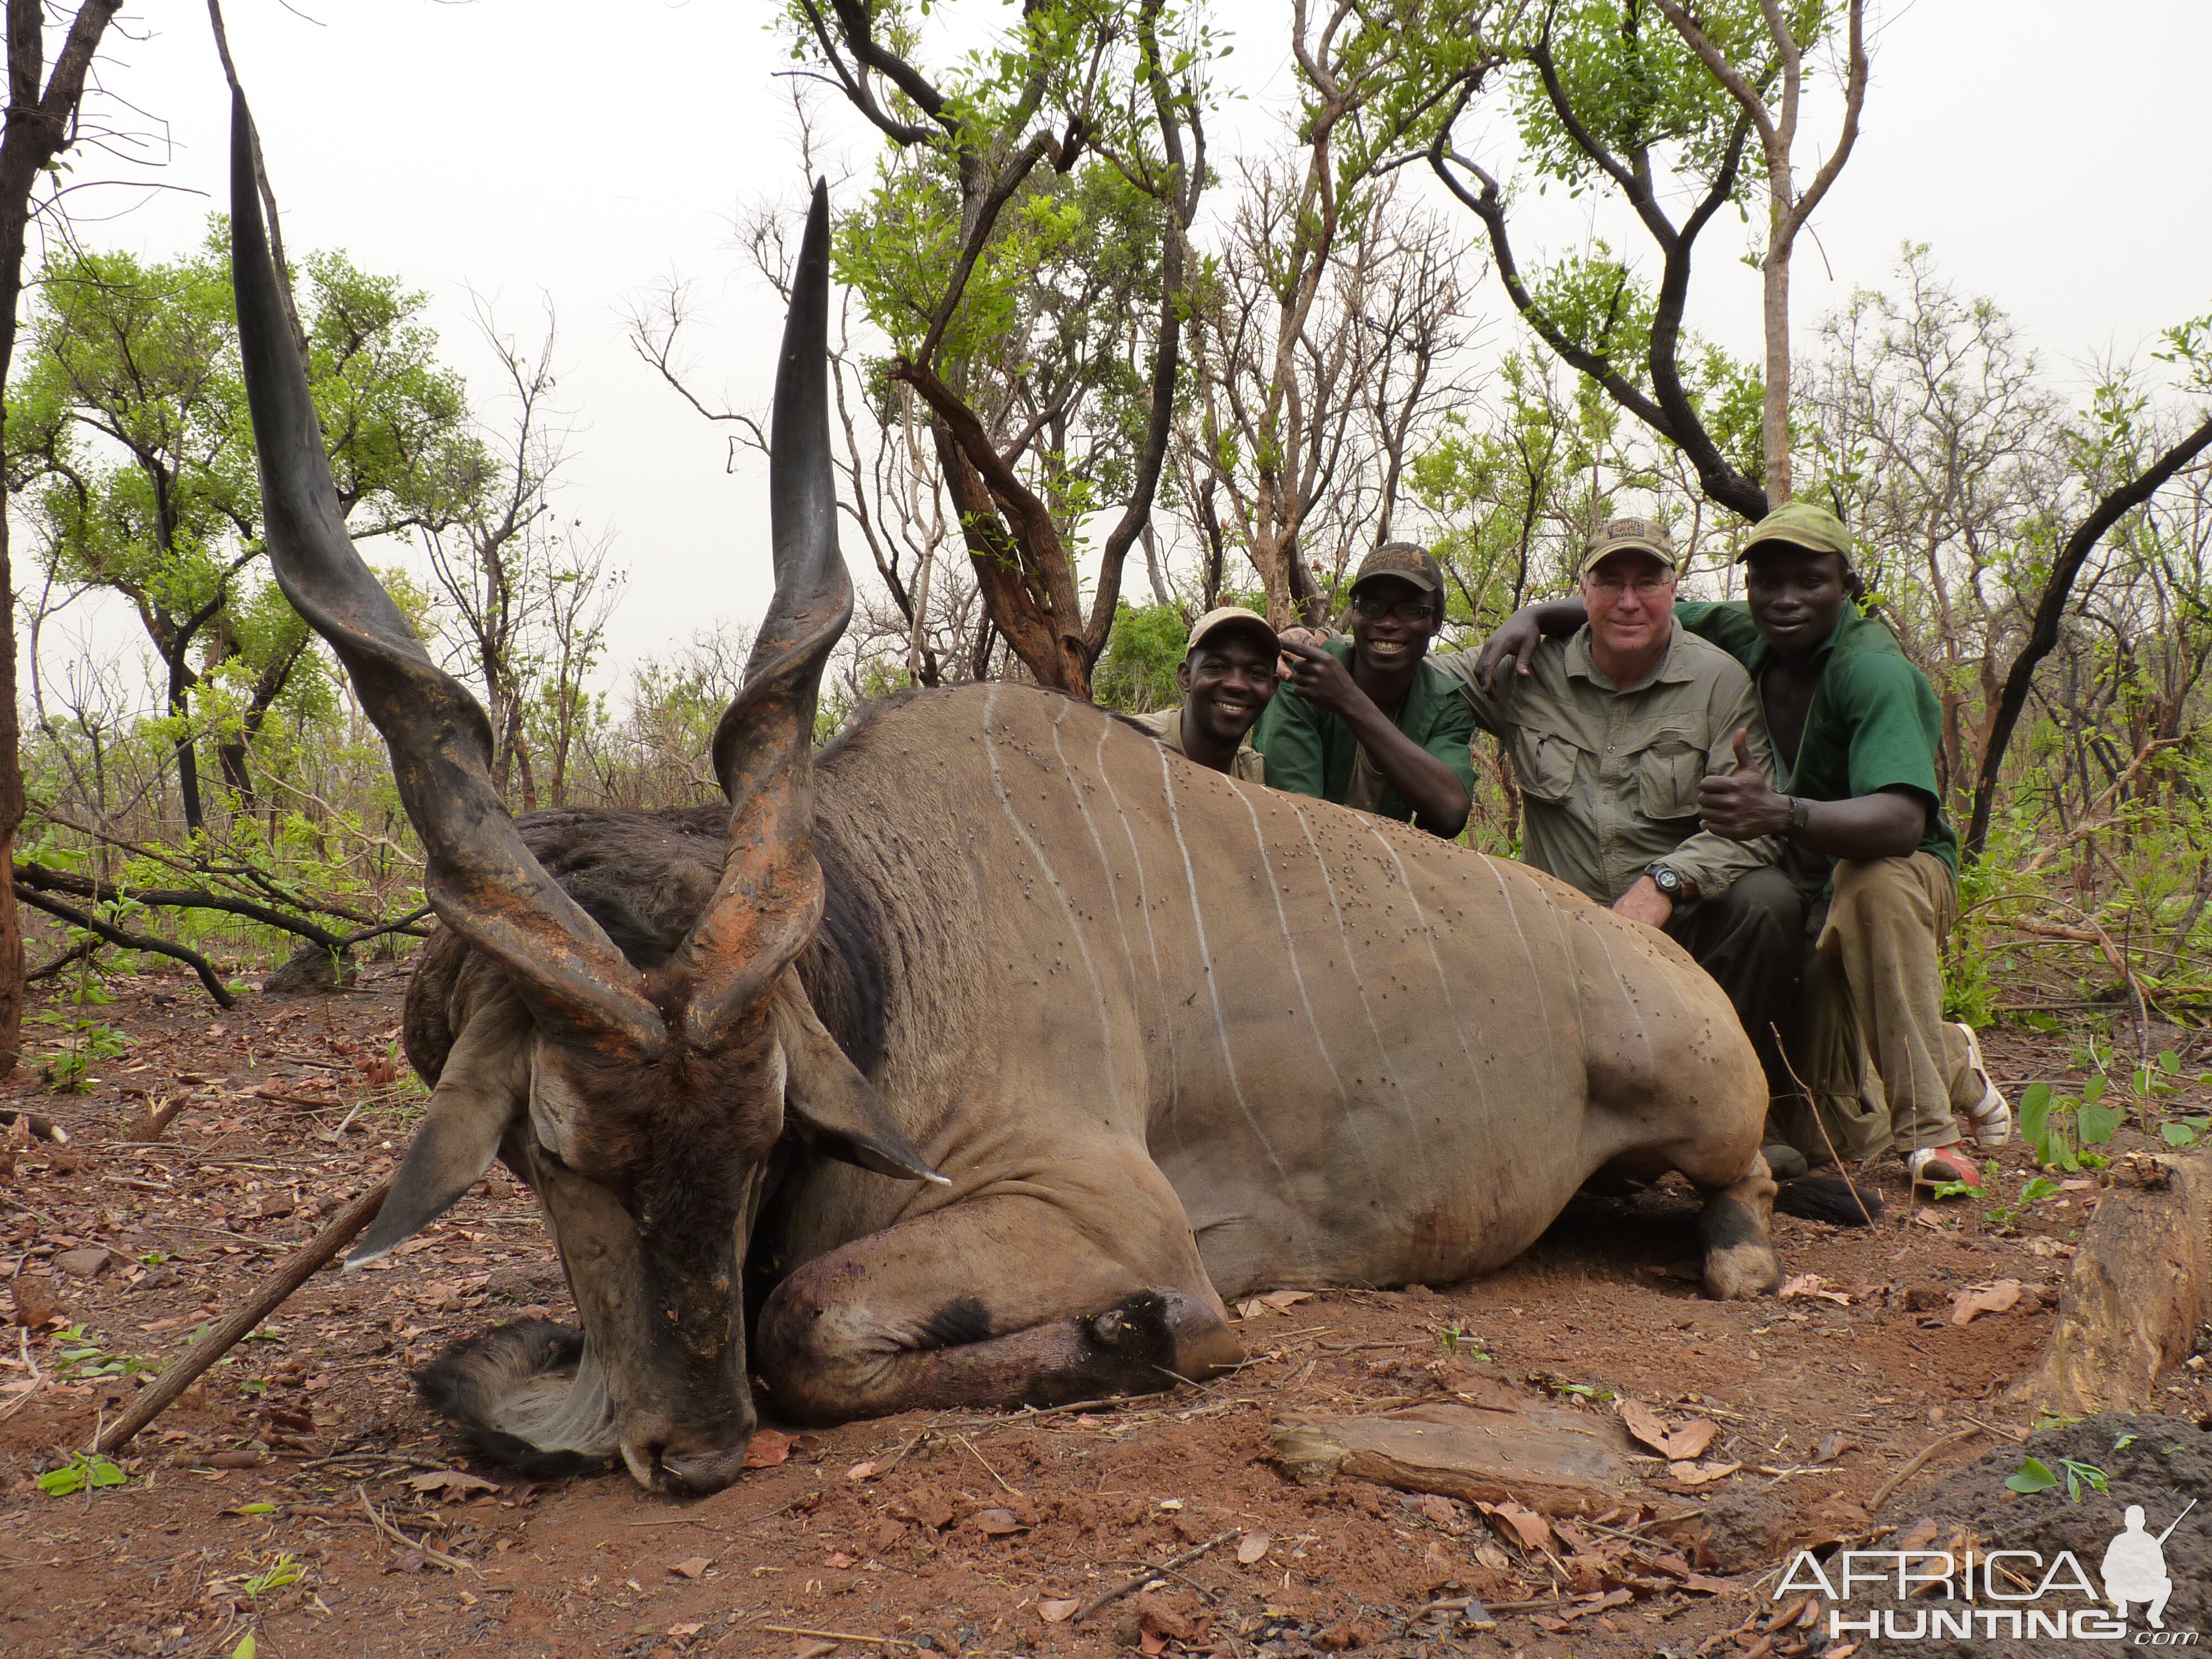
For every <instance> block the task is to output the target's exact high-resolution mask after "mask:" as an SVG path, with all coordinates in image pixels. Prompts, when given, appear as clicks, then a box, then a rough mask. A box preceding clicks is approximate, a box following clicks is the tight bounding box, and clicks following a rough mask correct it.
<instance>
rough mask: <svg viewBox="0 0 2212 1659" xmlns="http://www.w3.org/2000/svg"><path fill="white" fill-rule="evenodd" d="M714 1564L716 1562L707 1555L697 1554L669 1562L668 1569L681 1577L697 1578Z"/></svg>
mask: <svg viewBox="0 0 2212 1659" xmlns="http://www.w3.org/2000/svg"><path fill="white" fill-rule="evenodd" d="M713 1565H714V1562H713V1561H711V1560H709V1559H708V1558H707V1557H706V1556H703V1555H695V1556H693V1557H691V1558H690V1559H689V1560H685V1561H671V1562H670V1563H669V1564H668V1570H669V1571H671V1572H672V1573H674V1574H675V1575H676V1576H677V1577H679V1578H696V1577H698V1576H699V1575H700V1574H701V1573H702V1572H704V1571H707V1569H708V1568H709V1567H711V1566H713Z"/></svg>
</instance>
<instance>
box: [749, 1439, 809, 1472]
mask: <svg viewBox="0 0 2212 1659" xmlns="http://www.w3.org/2000/svg"><path fill="white" fill-rule="evenodd" d="M798 1438H799V1437H798V1436H797V1435H795V1434H781V1433H779V1432H778V1431H775V1430H774V1429H757V1430H756V1431H754V1433H753V1437H752V1442H751V1443H750V1445H748V1446H747V1447H746V1448H745V1461H744V1465H743V1467H744V1468H749V1469H772V1468H775V1466H776V1465H777V1464H779V1463H781V1462H784V1461H786V1460H787V1458H789V1457H790V1455H791V1443H792V1442H793V1441H794V1440H796V1439H798Z"/></svg>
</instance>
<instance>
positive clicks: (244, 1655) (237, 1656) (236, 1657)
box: [230, 1631, 253, 1659]
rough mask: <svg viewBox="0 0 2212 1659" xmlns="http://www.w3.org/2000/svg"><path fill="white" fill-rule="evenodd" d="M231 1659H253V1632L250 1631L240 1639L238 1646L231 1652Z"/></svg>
mask: <svg viewBox="0 0 2212 1659" xmlns="http://www.w3.org/2000/svg"><path fill="white" fill-rule="evenodd" d="M230 1659H253V1632H252V1631H248V1632H246V1634H245V1635H243V1636H241V1637H240V1638H238V1645H237V1646H236V1647H234V1648H233V1649H232V1650H230Z"/></svg>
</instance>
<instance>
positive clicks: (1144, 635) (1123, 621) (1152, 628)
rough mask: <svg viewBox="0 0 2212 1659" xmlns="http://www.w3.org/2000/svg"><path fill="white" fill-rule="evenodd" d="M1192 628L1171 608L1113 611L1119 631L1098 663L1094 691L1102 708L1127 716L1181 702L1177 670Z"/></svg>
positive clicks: (1124, 602)
mask: <svg viewBox="0 0 2212 1659" xmlns="http://www.w3.org/2000/svg"><path fill="white" fill-rule="evenodd" d="M1189 635H1190V624H1189V623H1188V622H1186V621H1184V620H1183V615H1182V611H1179V610H1177V609H1176V608H1175V607H1174V606H1172V605H1131V604H1130V603H1129V602H1128V601H1127V599H1124V600H1122V601H1121V603H1120V604H1118V605H1115V607H1114V631H1113V632H1112V633H1111V634H1109V635H1108V636H1107V639H1106V651H1105V654H1104V655H1103V656H1102V657H1101V658H1100V659H1099V660H1098V671H1097V675H1096V676H1095V677H1094V678H1093V680H1092V684H1091V692H1092V695H1093V696H1096V697H1097V700H1098V702H1099V703H1100V705H1101V706H1102V707H1104V708H1115V709H1119V710H1121V712H1122V713H1123V714H1150V713H1152V711H1153V710H1154V709H1156V708H1174V707H1175V706H1176V704H1177V703H1179V702H1182V690H1180V689H1179V688H1178V687H1177V686H1176V667H1177V666H1178V665H1180V664H1181V663H1182V653H1183V642H1184V641H1185V640H1187V639H1188V637H1189Z"/></svg>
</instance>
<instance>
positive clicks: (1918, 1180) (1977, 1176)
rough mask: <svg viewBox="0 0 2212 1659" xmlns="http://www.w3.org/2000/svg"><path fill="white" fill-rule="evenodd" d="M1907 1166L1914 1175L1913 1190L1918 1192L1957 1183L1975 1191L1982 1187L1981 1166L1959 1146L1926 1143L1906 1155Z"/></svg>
mask: <svg viewBox="0 0 2212 1659" xmlns="http://www.w3.org/2000/svg"><path fill="white" fill-rule="evenodd" d="M1905 1170H1906V1171H1907V1173H1909V1174H1910V1175H1911V1176H1912V1190H1913V1191H1914V1192H1916V1193H1917V1192H1932V1191H1933V1190H1934V1189H1935V1188H1938V1187H1942V1186H1949V1185H1954V1184H1955V1185H1958V1186H1962V1187H1965V1188H1967V1190H1968V1191H1969V1192H1972V1193H1978V1192H1980V1191H1981V1190H1982V1172H1981V1170H1980V1168H1979V1166H1978V1165H1977V1164H1975V1162H1974V1160H1973V1159H1972V1158H1968V1157H1966V1155H1965V1154H1964V1153H1962V1152H1960V1150H1959V1149H1958V1148H1957V1147H1956V1146H1923V1147H1921V1148H1920V1149H1919V1150H1918V1151H1917V1152H1909V1153H1907V1154H1906V1155H1905Z"/></svg>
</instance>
